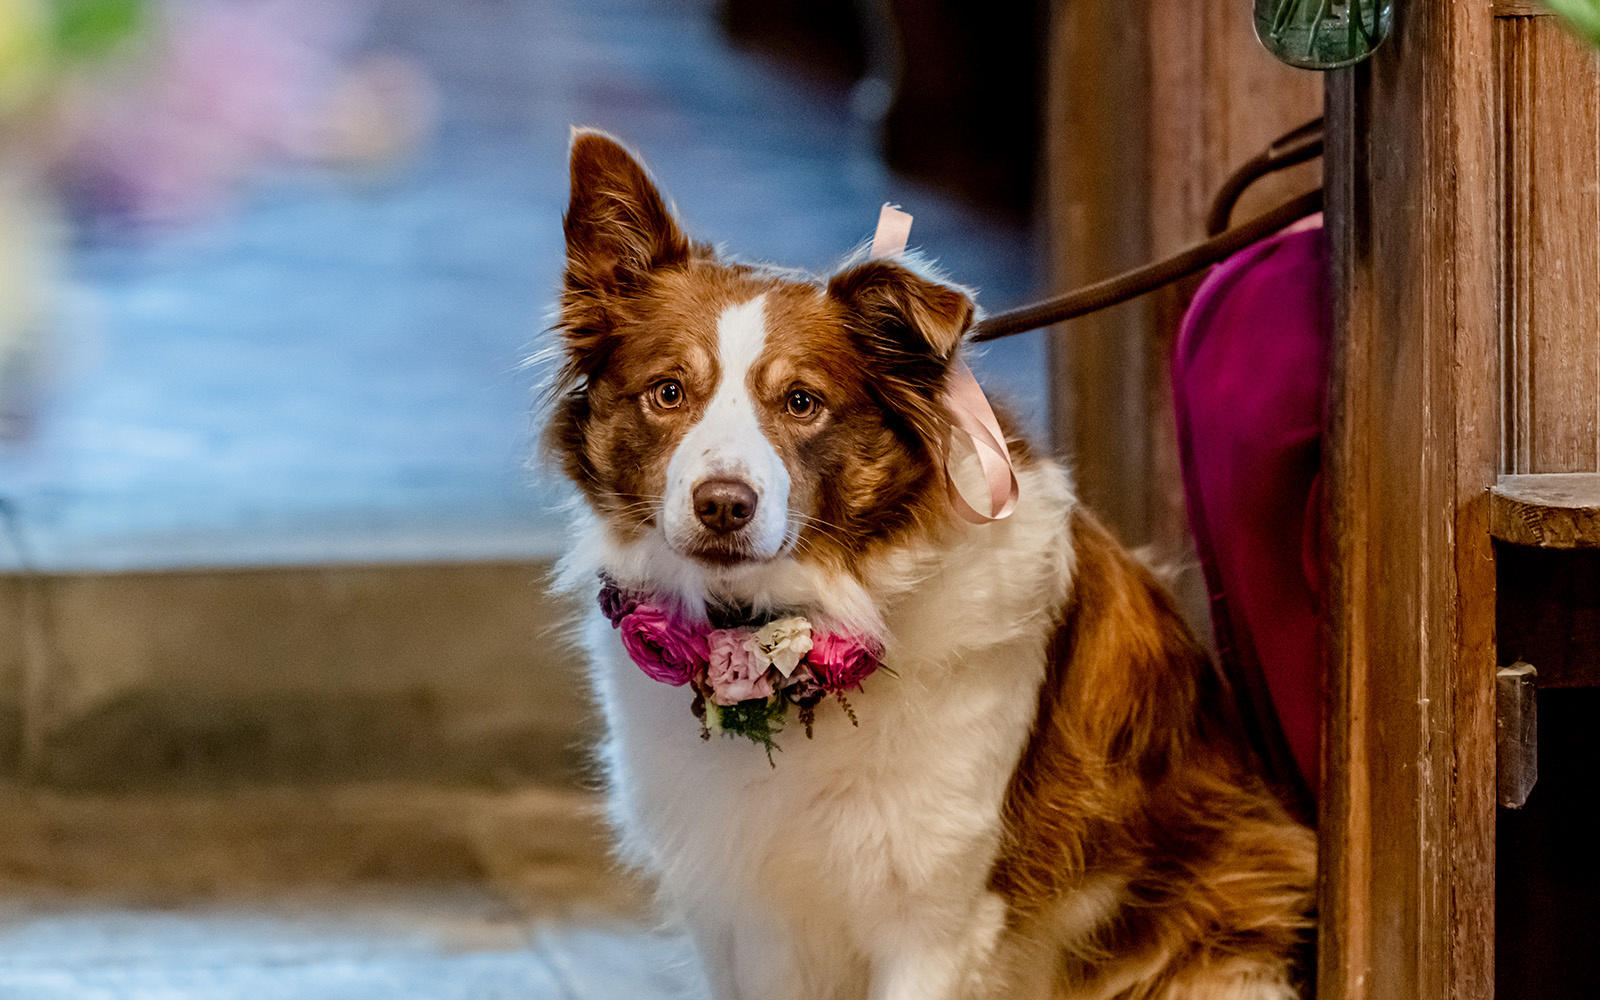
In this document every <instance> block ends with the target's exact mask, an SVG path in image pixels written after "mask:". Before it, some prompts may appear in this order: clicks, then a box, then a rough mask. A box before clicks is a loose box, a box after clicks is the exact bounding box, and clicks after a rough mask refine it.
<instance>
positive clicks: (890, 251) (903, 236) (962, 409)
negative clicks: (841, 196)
mask: <svg viewBox="0 0 1600 1000" xmlns="http://www.w3.org/2000/svg"><path fill="white" fill-rule="evenodd" d="M910 238H911V216H910V215H909V214H908V213H906V212H902V211H900V210H899V209H898V208H895V207H894V206H893V205H887V204H886V205H884V206H883V211H882V212H880V213H878V230H877V232H876V233H874V234H873V237H872V256H873V257H874V258H877V257H895V256H898V255H899V254H900V253H901V252H903V251H904V250H905V248H906V242H907V241H908V240H909V239H910ZM945 408H946V409H947V410H949V411H950V418H951V421H952V423H951V428H950V432H951V435H953V434H954V433H955V432H956V431H960V432H961V433H963V434H965V435H966V436H967V438H968V439H969V440H971V442H972V449H973V451H974V452H976V453H977V456H978V463H979V465H981V466H982V467H983V478H984V481H985V482H987V483H988V485H989V512H988V513H987V514H985V513H984V512H983V511H980V510H978V509H977V508H976V507H973V506H972V504H970V503H968V502H967V498H966V497H964V496H962V495H961V490H960V489H959V488H957V487H956V479H955V476H954V475H952V474H951V472H950V445H951V443H952V440H953V439H952V437H951V436H950V435H947V436H946V438H945V442H944V484H945V492H946V493H948V494H949V496H950V505H951V506H952V507H954V508H955V510H956V513H957V514H959V515H961V518H962V520H965V521H969V522H971V523H972V524H988V523H990V522H992V521H999V520H1002V519H1003V518H1007V517H1010V516H1011V512H1012V511H1014V510H1016V509H1017V497H1018V496H1019V495H1020V489H1019V487H1018V484H1017V470H1016V468H1015V467H1013V466H1012V464H1011V449H1009V448H1007V447H1006V435H1005V431H1003V430H1001V429H1000V421H999V420H996V419H995V415H994V409H993V408H992V407H990V405H989V399H988V397H986V396H985V395H984V394H983V389H982V387H981V386H979V385H978V380H977V378H976V377H974V376H973V374H972V369H971V368H968V367H967V363H966V362H965V361H963V360H961V358H959V357H957V358H956V359H955V363H954V364H952V365H951V366H950V380H949V382H948V383H947V384H946V386H945Z"/></svg>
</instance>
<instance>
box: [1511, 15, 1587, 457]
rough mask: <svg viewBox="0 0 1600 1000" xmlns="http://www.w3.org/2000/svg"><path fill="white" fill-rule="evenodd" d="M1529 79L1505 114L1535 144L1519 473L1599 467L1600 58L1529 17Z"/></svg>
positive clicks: (1523, 179) (1524, 58) (1524, 62)
mask: <svg viewBox="0 0 1600 1000" xmlns="http://www.w3.org/2000/svg"><path fill="white" fill-rule="evenodd" d="M1520 28H1521V31H1520V33H1521V34H1522V36H1523V37H1524V38H1525V39H1526V45H1525V48H1523V49H1522V50H1521V51H1520V55H1521V59H1520V60H1518V61H1517V62H1516V63H1515V65H1516V67H1517V69H1518V70H1519V71H1520V72H1521V73H1523V74H1525V75H1526V76H1527V82H1526V85H1524V86H1519V87H1518V88H1517V89H1516V90H1515V91H1514V92H1513V94H1512V95H1510V96H1511V97H1512V103H1511V104H1510V106H1508V107H1506V108H1505V111H1504V113H1505V114H1506V115H1507V117H1508V118H1510V119H1512V120H1514V121H1515V120H1518V119H1525V120H1526V124H1521V123H1520V122H1519V124H1518V125H1517V126H1516V127H1517V130H1518V132H1519V133H1520V135H1521V136H1522V138H1523V140H1524V141H1525V142H1527V144H1528V147H1529V148H1528V151H1527V154H1526V155H1527V157H1528V160H1527V163H1526V169H1527V170H1528V173H1527V174H1526V175H1523V176H1512V177H1510V178H1507V183H1509V184H1513V185H1516V186H1518V187H1525V188H1526V189H1527V192H1528V193H1527V198H1526V208H1527V210H1528V211H1529V218H1528V219H1527V220H1526V228H1525V230H1524V235H1525V239H1526V243H1525V244H1524V245H1523V246H1521V247H1520V248H1519V256H1522V257H1524V258H1525V259H1524V260H1522V261H1520V262H1519V272H1520V275H1521V277H1522V280H1523V281H1524V282H1525V283H1526V287H1525V290H1524V291H1521V292H1519V295H1523V296H1525V300H1526V303H1527V308H1526V311H1525V314H1524V318H1525V321H1526V323H1527V326H1528V329H1527V330H1526V331H1522V332H1521V334H1520V335H1521V336H1523V337H1526V339H1527V352H1528V353H1527V359H1528V365H1529V367H1530V372H1529V375H1528V390H1529V393H1530V398H1529V400H1528V419H1529V421H1530V423H1531V426H1530V427H1529V429H1528V432H1529V440H1530V452H1529V455H1528V462H1527V465H1526V467H1525V468H1517V469H1514V470H1512V471H1516V472H1524V471H1525V472H1594V471H1600V455H1597V454H1596V444H1597V438H1600V434H1597V430H1600V419H1597V418H1600V309H1597V308H1596V305H1595V304H1596V303H1597V302H1600V240H1597V239H1596V233H1600V57H1597V56H1596V55H1595V53H1594V52H1593V51H1592V50H1590V49H1589V48H1588V47H1587V46H1584V45H1580V44H1579V43H1578V42H1577V41H1576V40H1575V39H1574V38H1572V36H1571V35H1570V34H1568V33H1567V31H1566V30H1564V28H1563V27H1562V25H1560V24H1559V23H1557V22H1554V21H1525V22H1523V23H1522V24H1521V26H1520Z"/></svg>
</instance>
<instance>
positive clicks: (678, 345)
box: [546, 131, 974, 579]
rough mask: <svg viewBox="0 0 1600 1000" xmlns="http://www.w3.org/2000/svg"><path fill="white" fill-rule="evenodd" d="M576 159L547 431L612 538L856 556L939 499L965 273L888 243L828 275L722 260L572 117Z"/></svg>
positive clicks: (838, 563) (705, 564)
mask: <svg viewBox="0 0 1600 1000" xmlns="http://www.w3.org/2000/svg"><path fill="white" fill-rule="evenodd" d="M571 166H572V196H571V202H570V204H569V206H568V209H567V214H566V219H565V230H566V244H567V264H566V274H565V287H564V290H563V293H562V297H561V312H560V319H559V321H558V324H557V329H558V331H559V334H560V336H561V337H562V339H563V343H562V352H563V359H564V363H563V366H562V369H561V373H560V376H559V377H558V379H557V382H556V393H557V396H556V400H557V402H556V406H555V410H554V413H553V415H552V419H551V421H550V425H549V428H548V430H547V432H546V444H547V447H548V448H549V449H550V450H551V451H552V452H553V453H554V454H555V455H556V456H557V457H558V459H559V461H560V463H561V465H562V467H563V469H564V470H565V472H566V474H567V475H568V476H569V477H570V478H571V479H572V481H573V482H574V483H575V484H576V485H577V487H578V488H579V489H580V490H581V491H582V493H583V495H584V497H585V498H586V499H587V501H588V503H589V504H590V506H591V507H592V508H593V509H594V511H595V512H596V513H597V514H598V515H599V516H600V517H602V518H603V519H605V521H606V522H607V524H608V525H609V526H610V528H611V530H612V532H613V535H614V537H617V538H620V539H623V540H625V541H637V540H643V539H649V538H652V537H653V538H654V539H655V540H657V541H659V542H660V543H662V544H661V547H662V548H663V549H665V550H666V551H667V552H669V553H670V556H669V558H674V559H678V560H682V561H685V562H686V563H688V564H692V565H693V566H695V567H697V568H698V569H699V570H701V571H702V572H703V573H704V574H705V575H706V576H708V577H710V578H713V579H714V578H716V577H717V575H718V574H719V573H722V574H727V573H734V572H738V571H740V570H741V569H747V568H749V567H752V566H757V565H762V564H773V563H779V562H781V561H783V560H798V561H801V562H815V563H821V564H823V565H825V566H828V567H829V568H835V569H845V570H848V569H849V568H850V566H851V565H852V563H853V562H854V561H855V560H857V559H859V558H860V557H861V556H862V555H863V554H864V553H867V552H869V551H871V550H872V549H873V547H874V546H876V545H879V544H882V543H885V542H892V541H894V540H896V539H898V538H902V537H903V536H904V535H905V534H906V533H907V532H909V531H914V530H917V529H918V528H919V527H921V528H927V527H929V526H931V525H932V524H934V523H937V522H938V521H939V519H942V518H943V517H944V515H945V509H944V507H943V506H942V504H943V494H942V486H941V481H940V476H941V466H940V462H939V448H940V442H941V439H942V435H943V434H944V429H945V426H946V424H945V421H946V416H945V412H944V410H943V404H942V402H941V395H942V391H943V388H944V385H945V381H946V378H947V375H948V373H949V370H950V366H951V363H952V361H953V360H954V358H955V354H956V350H957V347H958V345H959V343H960V341H961V337H962V335H963V334H964V333H965V332H966V331H967V329H968V327H969V326H970V325H971V323H972V320H973V311H974V307H973V302H972V300H971V298H970V297H969V296H968V294H967V293H966V292H964V291H963V290H961V289H958V288H956V287H953V286H950V285H947V284H943V283H940V282H938V281H934V280H931V279H929V278H927V277H924V276H922V275H920V274H918V273H916V272H914V271H913V270H911V269H910V268H908V267H905V266H903V265H902V264H899V263H895V262H891V261H886V260H874V261H866V262H862V263H857V264H855V265H853V266H849V267H847V268H846V269H844V270H842V271H841V272H839V273H838V274H835V275H834V276H832V277H831V278H830V279H828V280H826V281H821V280H814V279H811V278H808V277H805V276H800V275H797V274H794V273H789V272H779V271H776V270H773V269H766V268H757V267H752V266H748V265H743V264H737V263H730V262H725V261H722V260H719V259H718V258H717V256H716V254H715V253H714V252H713V251H712V250H711V248H709V247H708V246H705V245H703V244H700V243H696V242H693V241H691V240H690V239H689V238H688V237H686V236H685V235H684V233H683V232H682V230H681V229H680V227H679V225H678V222H677V220H676V219H675V218H674V216H673V213H672V212H671V210H670V209H669V208H668V206H667V204H666V202H665V201H664V200H663V199H662V196H661V194H660V193H659V192H658V191H657V189H656V187H655V185H654V184H653V183H652V182H651V181H650V178H649V176H648V175H647V174H646V172H645V170H644V168H643V167H642V166H641V165H640V163H639V162H638V161H637V160H636V159H634V157H633V156H631V155H630V154H629V153H628V152H627V151H626V150H624V149H623V148H622V147H621V146H620V145H618V144H617V143H616V142H614V141H612V140H611V139H609V138H607V137H606V136H604V135H602V134H600V133H597V132H592V131H579V132H577V133H575V135H574V140H573V144H572V155H571Z"/></svg>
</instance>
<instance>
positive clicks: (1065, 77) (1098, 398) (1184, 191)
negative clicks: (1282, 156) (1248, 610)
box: [1046, 0, 1322, 619]
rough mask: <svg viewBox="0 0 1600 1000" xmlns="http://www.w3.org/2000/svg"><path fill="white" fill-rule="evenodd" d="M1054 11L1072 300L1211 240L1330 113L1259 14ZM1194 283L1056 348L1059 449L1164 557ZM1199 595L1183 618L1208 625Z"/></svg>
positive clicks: (1056, 239) (1088, 490)
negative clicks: (1225, 198) (1183, 342)
mask: <svg viewBox="0 0 1600 1000" xmlns="http://www.w3.org/2000/svg"><path fill="white" fill-rule="evenodd" d="M1052 13H1053V19H1052V29H1051V37H1052V42H1051V62H1050V95H1049V100H1048V102H1047V103H1048V108H1049V110H1048V116H1047V131H1048V138H1047V149H1048V162H1047V170H1046V176H1047V184H1048V190H1047V198H1046V202H1047V205H1048V207H1049V228H1050V234H1051V243H1052V261H1053V264H1052V283H1053V284H1054V285H1055V286H1056V288H1057V289H1059V290H1065V289H1068V288H1071V287H1076V286H1078V285H1082V284H1085V283H1087V282H1089V281H1093V280H1098V279H1101V278H1104V277H1107V276H1109V275H1111V274H1115V273H1117V272H1118V271H1121V270H1124V269H1127V268H1129V267H1132V266H1135V265H1137V264H1142V263H1145V262H1147V261H1149V260H1151V259H1153V258H1154V257H1156V256H1159V255H1161V254H1163V253H1170V252H1171V251H1173V250H1175V249H1178V248H1180V247H1182V246H1185V245H1187V244H1189V243H1191V242H1193V241H1195V240H1196V239H1199V238H1201V237H1203V235H1204V232H1205V217H1206V212H1207V209H1208V208H1209V206H1210V201H1211V198H1212V196H1213V194H1214V193H1215V190H1216V188H1217V187H1218V186H1219V185H1220V184H1221V182H1222V180H1223V178H1225V177H1226V176H1227V175H1228V173H1229V172H1230V171H1231V170H1232V169H1233V168H1234V167H1236V166H1238V165H1239V164H1240V163H1242V162H1244V161H1245V160H1247V159H1249V158H1250V157H1251V156H1253V155H1255V154H1256V153H1257V152H1259V151H1260V149H1261V148H1262V147H1264V146H1265V145H1266V144H1267V143H1268V142H1270V141H1271V140H1272V139H1274V138H1276V137H1277V136H1279V135H1280V134H1282V133H1283V132H1285V131H1287V130H1289V129H1290V128H1292V127H1294V126H1296V125H1299V124H1300V123H1302V122H1304V121H1306V120H1307V119H1310V118H1314V117H1316V116H1317V115H1319V114H1320V113H1321V100H1322V95H1321V86H1320V78H1319V77H1318V75H1317V74H1314V73H1306V72H1303V71H1297V70H1293V69H1290V68H1289V67H1286V66H1283V65H1282V64H1280V63H1278V62H1277V61H1276V60H1274V59H1273V58H1272V57H1271V56H1270V55H1268V54H1267V52H1266V51H1265V50H1263V49H1262V48H1261V46H1260V45H1259V44H1258V43H1257V42H1256V40H1255V37H1254V34H1253V29H1252V27H1251V12H1250V9H1249V8H1248V6H1247V5H1243V4H1210V5H1203V6H1201V7H1198V8H1197V7H1195V6H1193V5H1192V4H1186V3H1180V2H1177V0H1135V2H1133V3H1119V2H1115V0H1081V2H1078V0H1075V2H1066V0H1058V2H1057V3H1055V4H1054V7H1053V11H1052ZM1317 176H1318V175H1317V168H1316V166H1315V165H1303V166H1301V167H1298V168H1295V169H1294V170H1292V171H1290V172H1289V174H1288V175H1286V176H1280V177H1274V178H1271V179H1269V180H1268V181H1266V182H1263V183H1262V184H1261V185H1260V186H1259V187H1258V188H1256V189H1252V190H1251V191H1250V192H1249V193H1248V195H1247V197H1246V199H1245V200H1244V202H1243V203H1242V204H1241V206H1240V208H1239V213H1240V216H1241V217H1242V216H1243V215H1244V214H1248V213H1253V212H1256V211H1259V210H1262V209H1264V208H1267V207H1271V206H1272V205H1274V204H1277V203H1278V202H1279V201H1282V200H1285V199H1286V198H1287V197H1288V196H1290V195H1292V194H1298V193H1300V192H1301V191H1304V190H1306V189H1308V188H1310V187H1313V186H1315V184H1316V181H1317ZM1196 284H1197V283H1196V282H1190V283H1185V284H1182V285H1179V286H1174V287H1173V288H1169V289H1166V290H1163V291H1161V292H1157V293H1155V294H1153V295H1151V296H1148V297H1146V298H1144V299H1142V300H1138V301H1136V302H1133V303H1129V304H1126V305H1123V306H1118V307H1116V308H1114V309H1111V310H1107V311H1106V312H1103V313H1100V314H1096V315H1094V316H1089V317H1085V318H1083V319H1081V320H1076V321H1073V322H1072V323H1071V324H1068V325H1066V326H1063V327H1061V328H1058V330H1057V331H1056V332H1055V335H1054V339H1053V341H1052V347H1053V352H1052V380H1053V386H1054V389H1053V393H1054V394H1053V397H1052V429H1053V431H1054V434H1055V444H1056V447H1057V448H1058V449H1059V450H1062V451H1064V452H1066V453H1067V454H1068V456H1069V457H1070V458H1071V460H1072V462H1073V467H1074V472H1075V474H1076V478H1077V482H1078V486H1079V489H1080V491H1081V493H1082V494H1083V496H1084V497H1085V499H1086V500H1087V502H1088V503H1089V504H1090V505H1091V506H1092V507H1094V508H1095V509H1096V510H1097V511H1099V512H1100V513H1101V514H1102V515H1103V516H1104V517H1105V518H1106V520H1107V521H1108V522H1109V523H1110V524H1111V526H1112V528H1113V529H1114V530H1115V531H1116V533H1117V535H1118V536H1119V537H1120V538H1121V539H1122V540H1123V541H1125V542H1127V543H1129V544H1136V545H1142V544H1151V545H1153V548H1154V550H1155V551H1156V552H1157V553H1158V554H1159V555H1160V556H1161V557H1163V558H1177V557H1180V556H1181V555H1182V554H1183V553H1184V552H1185V551H1186V550H1187V549H1188V545H1189V543H1188V531H1187V518H1186V515H1185V512H1184V506H1183V492H1182V483H1181V479H1180V475H1179V465H1178V450H1177V445H1176V440H1175V432H1174V428H1173V421H1172V415H1171V407H1172V401H1171V390H1170V379H1169V377H1168V356H1169V354H1170V351H1171V345H1172V338H1173V336H1174V334H1175V332H1176V329H1177V325H1178V321H1179V319H1180V318H1181V316H1182V313H1183V309H1184V307H1185V306H1186V305H1187V302H1188V298H1189V295H1190V294H1191V293H1192V292H1193V289H1194V287H1195V285H1196ZM1193 576H1194V578H1195V580H1196V581H1198V574H1197V573H1196V574H1193ZM1196 593H1197V594H1198V599H1197V600H1196V601H1194V602H1187V601H1186V602H1185V604H1186V608H1185V610H1186V612H1189V613H1190V615H1191V618H1194V617H1196V614H1195V613H1196V612H1199V615H1198V617H1200V618H1201V619H1203V617H1204V615H1203V606H1204V603H1205V602H1204V600H1203V593H1200V592H1199V591H1198V590H1197V592H1196ZM1190 604H1194V605H1196V607H1190V606H1189V605H1190Z"/></svg>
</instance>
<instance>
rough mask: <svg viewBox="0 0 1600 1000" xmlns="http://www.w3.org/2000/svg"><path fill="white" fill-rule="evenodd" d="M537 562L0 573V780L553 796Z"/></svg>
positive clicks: (560, 702)
mask: <svg viewBox="0 0 1600 1000" xmlns="http://www.w3.org/2000/svg"><path fill="white" fill-rule="evenodd" d="M548 573H549V564H548V563H547V562H544V561H504V562H500V561H483V562H452V563H445V562H429V563H388V564H371V565H322V566H274V567H261V568H210V569H196V570H168V571H148V572H125V573H34V574H27V573H11V574H0V733H3V734H4V739H3V740H0V776H6V775H9V776H11V777H13V778H15V779H21V780H26V781H28V782H30V783H32V784H35V785H38V786H41V787H49V788H56V789H66V790H97V791H119V790H131V789H174V790H181V789H189V790H198V789H211V788H228V787H232V786H236V785H250V784H260V783H284V784H289V783H313V784H315V783H341V782H349V781H374V780H391V781H392V780H404V781H420V782H427V783H430V784H437V785H446V786H448V785H468V786H474V787H486V788H493V787H518V786H522V785H525V784H529V783H533V784H543V785H548V786H551V787H572V786H574V785H575V784H576V783H578V782H579V781H580V780H581V779H582V777H583V775H584V773H585V770H586V767H585V760H586V754H587V748H588V747H589V746H590V745H591V743H592V741H593V739H594V735H595V723H594V721H593V715H592V712H591V709H590V706H589V702H588V699H587V696H586V694H585V689H584V685H583V683H582V676H581V669H580V666H579V658H578V657H577V656H576V655H575V654H574V652H573V650H572V646H571V644H570V643H569V642H568V641H567V635H568V633H569V631H570V622H571V621H572V619H573V615H574V610H573V609H572V608H571V607H570V606H568V605H567V604H566V603H564V602H563V601H560V600H557V599H554V598H552V597H550V596H549V595H548V594H547V593H546V578H547V575H548Z"/></svg>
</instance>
